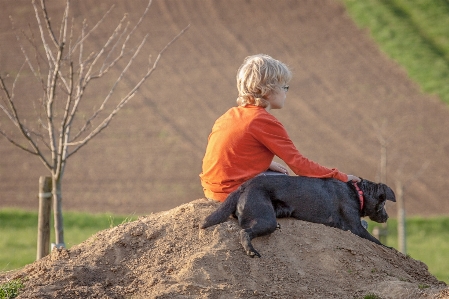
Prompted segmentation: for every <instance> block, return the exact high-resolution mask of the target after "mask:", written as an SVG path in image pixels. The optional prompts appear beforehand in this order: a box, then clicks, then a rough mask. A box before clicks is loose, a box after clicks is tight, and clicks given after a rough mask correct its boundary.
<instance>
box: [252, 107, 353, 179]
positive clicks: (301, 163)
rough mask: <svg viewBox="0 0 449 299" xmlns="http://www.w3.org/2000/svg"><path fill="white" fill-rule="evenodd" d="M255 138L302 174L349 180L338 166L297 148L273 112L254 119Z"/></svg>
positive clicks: (293, 169) (253, 130) (296, 172)
mask: <svg viewBox="0 0 449 299" xmlns="http://www.w3.org/2000/svg"><path fill="white" fill-rule="evenodd" d="M251 126H252V128H251V132H252V133H253V136H254V138H256V139H257V140H259V142H261V143H262V144H263V145H264V146H265V147H266V148H268V149H269V150H270V151H271V152H272V153H273V154H274V155H276V156H278V157H279V158H281V159H282V160H283V161H284V162H285V163H286V164H287V165H288V166H289V167H290V168H291V170H292V171H293V172H294V173H295V174H297V175H300V176H307V177H315V178H336V179H338V180H340V181H343V182H347V181H348V176H347V175H346V174H344V173H342V172H340V171H338V169H336V168H327V167H324V166H321V165H320V164H318V163H316V162H314V161H312V160H310V159H308V158H306V157H304V156H303V155H302V154H301V153H300V152H299V151H298V149H297V148H296V146H295V145H294V143H293V142H292V140H291V139H290V137H289V136H288V134H287V131H286V130H285V128H284V126H283V125H282V124H281V123H280V122H279V121H278V120H277V119H276V118H275V117H274V116H272V115H271V114H268V113H267V114H266V115H262V116H260V117H258V118H256V119H254V121H253V123H252V124H251Z"/></svg>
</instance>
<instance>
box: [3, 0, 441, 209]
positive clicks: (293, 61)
mask: <svg viewBox="0 0 449 299" xmlns="http://www.w3.org/2000/svg"><path fill="white" fill-rule="evenodd" d="M146 3H147V2H146V1H133V2H126V3H125V2H120V3H117V6H116V8H115V10H114V13H115V15H116V16H117V17H118V16H121V15H122V13H123V12H128V13H130V19H131V20H133V19H135V16H137V15H139V12H140V11H141V10H142V8H143V7H144V6H145V5H146ZM51 5H53V3H51ZM108 7H109V3H108V2H106V1H97V2H95V3H91V2H89V1H77V2H74V3H72V9H73V11H74V13H75V15H76V16H77V17H81V18H82V17H86V18H88V19H89V20H92V22H91V23H94V21H93V20H98V19H99V18H100V16H101V14H102V12H104V11H105V10H106V9H107V8H108ZM54 9H55V10H58V9H60V7H59V8H58V7H55V8H54ZM51 13H52V12H51ZM2 14H4V17H3V18H1V21H0V26H1V35H0V37H1V40H2V45H1V47H0V48H1V55H0V66H1V67H0V70H1V72H2V74H5V73H14V71H15V70H17V69H18V66H19V65H20V64H21V63H22V58H21V56H20V55H18V54H17V53H20V51H19V50H18V47H17V43H16V41H15V37H14V35H13V33H12V32H11V31H10V28H11V27H10V23H9V22H8V18H7V16H8V15H13V16H15V20H16V27H19V26H20V27H21V28H22V26H24V27H23V28H25V27H26V23H27V22H31V23H32V22H34V17H33V12H32V7H31V5H30V4H29V2H28V1H14V3H11V4H9V5H8V6H5V7H4V10H3V11H2ZM109 21H110V24H109V28H111V26H115V24H116V22H117V18H112V19H109ZM187 24H191V28H190V29H189V31H188V32H187V33H186V34H185V35H184V36H183V37H182V38H181V39H180V40H179V41H177V42H176V43H175V44H174V45H173V46H172V47H171V48H170V49H169V51H168V52H166V54H165V55H164V57H163V59H162V61H161V64H160V66H159V68H158V70H157V71H156V73H155V74H154V76H153V77H152V78H151V79H150V82H149V83H148V84H147V85H146V86H145V87H144V88H143V89H142V90H141V91H140V93H139V95H138V96H136V97H135V98H134V99H133V100H132V101H131V102H130V104H129V105H128V106H127V107H126V108H125V110H124V111H122V113H121V114H119V115H118V117H117V118H116V119H115V120H114V121H113V123H112V124H111V126H110V127H109V128H108V129H107V130H106V131H105V132H104V133H102V134H101V135H100V136H98V138H96V139H95V140H94V141H93V142H91V143H90V144H89V145H88V146H87V147H86V148H85V149H83V150H82V151H81V152H79V153H78V154H77V155H75V156H74V157H73V159H72V160H71V161H69V164H68V166H67V171H66V175H65V179H64V185H63V197H64V199H63V200H64V203H63V206H64V209H71V210H80V211H89V212H95V211H98V212H100V211H101V212H104V211H111V212H117V213H136V214H146V213H150V212H155V211H160V210H165V209H169V208H172V207H175V206H177V205H179V204H181V203H185V202H189V201H191V200H192V199H195V198H200V197H202V196H203V195H202V190H201V186H200V183H199V178H198V174H199V172H200V171H201V158H202V155H203V153H204V150H205V146H206V141H207V136H208V134H209V132H210V128H211V126H212V124H213V122H214V121H215V119H216V118H217V117H218V116H219V115H221V114H222V113H224V112H225V111H226V110H227V109H228V108H230V107H231V106H233V105H235V98H236V96H237V94H236V88H235V79H234V78H235V73H236V70H237V68H238V67H239V66H240V64H241V62H242V61H243V59H244V57H246V56H248V55H252V54H255V53H266V54H269V55H271V56H273V57H275V58H277V59H279V60H282V61H284V62H286V63H287V64H288V65H289V66H290V67H291V68H292V69H293V71H294V77H293V80H292V82H291V83H290V86H291V89H290V91H289V94H288V99H287V103H286V108H284V109H283V110H281V111H276V112H275V115H276V116H277V117H278V118H279V119H280V120H281V121H282V123H284V125H285V126H286V128H287V130H288V132H289V133H290V135H291V138H292V139H293V140H294V142H295V144H296V145H297V147H298V148H299V150H300V151H301V152H302V153H303V154H304V155H306V156H307V157H309V158H311V159H313V160H315V161H317V162H319V163H321V164H323V165H326V166H328V167H336V168H338V169H340V170H341V171H343V172H346V173H352V174H356V175H359V176H361V177H364V178H367V179H370V180H374V181H378V180H379V164H380V142H379V137H382V138H386V139H387V140H388V147H387V149H388V168H387V171H388V176H387V184H389V185H390V186H391V187H392V188H393V189H394V186H395V182H396V180H402V181H404V182H405V181H407V180H408V179H410V178H411V177H413V175H414V174H415V173H416V172H418V171H419V170H420V169H421V168H422V167H423V165H428V167H427V168H426V169H425V171H424V172H423V174H422V175H421V176H420V177H419V179H418V180H414V181H413V182H411V183H410V184H409V185H407V186H406V188H407V189H406V193H405V196H406V207H407V213H408V214H409V215H412V214H420V215H424V216H425V215H434V214H448V213H449V202H448V200H447V192H446V190H445V188H446V185H447V169H448V168H449V134H448V133H447V130H448V129H447V128H449V109H448V107H447V106H445V105H444V104H442V103H441V102H440V101H439V99H437V98H436V97H432V96H427V95H424V94H422V93H421V92H420V89H419V87H418V86H417V85H416V84H415V83H413V82H412V81H411V80H410V79H409V78H408V77H407V75H406V74H405V72H404V71H403V70H402V68H401V67H400V66H398V65H397V64H396V63H394V62H392V61H391V60H390V59H388V58H387V57H386V56H385V55H384V54H383V53H382V52H380V51H379V49H378V47H377V46H376V44H375V43H374V42H373V41H372V40H371V39H370V38H369V37H368V35H367V33H366V32H365V31H362V30H359V29H357V27H356V26H355V25H354V24H353V22H352V21H351V20H350V18H349V17H348V16H347V14H346V11H345V9H344V7H343V6H342V4H341V3H339V2H336V1H332V0H319V1H293V0H292V1H282V2H273V1H258V2H254V1H245V2H243V1H238V0H230V1H229V0H227V1H224V0H221V1H208V2H205V1H199V0H186V1H175V0H167V1H161V0H159V1H154V3H153V5H152V8H151V11H150V16H149V17H148V19H147V23H145V27H144V28H145V29H147V30H148V32H149V33H150V34H151V37H152V38H151V44H150V51H151V52H152V53H153V55H156V54H157V52H158V50H160V49H161V48H162V47H163V46H164V45H165V44H166V43H167V42H168V41H169V40H170V39H171V37H173V36H174V35H175V34H177V33H178V32H179V31H180V30H181V29H182V28H184V27H185V26H186V25H187ZM106 28H108V27H106ZM145 33H146V32H141V33H140V34H141V35H143V34H145ZM142 59H144V60H142V61H139V62H138V65H139V64H142V65H144V64H145V63H146V58H142ZM137 79H138V77H137V74H130V75H129V76H128V77H127V80H129V83H127V84H129V85H131V84H132V82H135V80H137ZM105 87H106V86H104V85H99V86H96V90H95V91H92V93H91V97H92V98H96V97H98V96H99V95H100V94H104V93H101V91H102V90H103V89H104V88H105ZM22 92H24V98H23V100H24V102H23V103H22V105H23V106H22V108H23V109H24V111H25V112H24V114H27V115H32V114H33V113H34V112H33V110H32V109H31V107H32V106H31V105H29V101H31V100H32V99H34V98H35V94H36V92H35V91H33V90H27V89H26V88H25V89H23V90H22ZM0 125H1V126H2V127H3V128H5V127H7V128H8V130H9V128H10V131H11V132H12V131H13V128H12V127H11V125H10V124H9V123H8V121H7V119H6V118H5V117H4V115H2V116H1V119H0ZM8 126H10V127H8ZM0 145H1V146H0V202H1V205H2V206H14V207H25V208H36V207H37V200H36V195H37V194H36V193H37V186H38V177H39V176H40V175H46V174H47V173H46V170H45V169H44V168H43V166H42V165H41V164H40V162H39V160H38V159H37V158H36V157H32V156H29V155H27V154H25V153H24V152H21V151H19V150H18V149H16V148H14V147H13V146H12V145H10V144H9V143H8V142H7V141H6V140H5V139H3V138H2V139H0ZM388 209H389V211H390V213H391V214H393V215H394V212H395V207H394V205H390V206H389V207H388Z"/></svg>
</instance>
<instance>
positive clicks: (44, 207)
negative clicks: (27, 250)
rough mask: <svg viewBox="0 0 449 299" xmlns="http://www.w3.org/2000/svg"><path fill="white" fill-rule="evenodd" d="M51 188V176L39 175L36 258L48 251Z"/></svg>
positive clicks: (38, 258)
mask: <svg viewBox="0 0 449 299" xmlns="http://www.w3.org/2000/svg"><path fill="white" fill-rule="evenodd" d="M51 190H52V179H51V177H45V176H41V177H40V178H39V216H38V228H37V254H36V260H40V259H41V258H43V257H44V256H46V255H48V254H49V252H50V213H51V199H52V192H51Z"/></svg>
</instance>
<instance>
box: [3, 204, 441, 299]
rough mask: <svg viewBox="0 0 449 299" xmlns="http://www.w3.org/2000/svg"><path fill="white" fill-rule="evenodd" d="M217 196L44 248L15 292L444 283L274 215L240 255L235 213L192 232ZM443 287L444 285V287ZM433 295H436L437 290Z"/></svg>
mask: <svg viewBox="0 0 449 299" xmlns="http://www.w3.org/2000/svg"><path fill="white" fill-rule="evenodd" d="M216 207H217V203H214V202H210V201H207V200H206V199H198V200H195V201H192V202H190V203H187V204H184V205H181V206H179V207H177V208H174V209H172V210H169V211H166V212H159V213H155V214H151V215H149V216H145V217H141V218H139V219H138V220H137V221H134V222H130V223H125V224H122V225H119V226H118V227H114V228H111V229H108V230H104V231H101V232H99V233H97V234H95V235H93V236H92V237H91V238H89V239H88V240H86V241H85V242H83V243H81V244H79V245H77V246H74V247H72V248H71V249H70V250H64V249H63V250H57V249H55V250H53V252H52V253H51V254H50V255H49V256H47V257H46V258H44V259H42V260H40V261H37V262H35V263H33V264H30V265H28V266H26V267H24V268H23V269H21V270H19V271H15V272H10V273H3V274H0V281H2V282H4V281H5V280H7V279H14V278H22V279H24V280H25V288H24V290H23V292H22V293H21V295H20V296H19V298H363V297H364V296H365V295H367V294H377V295H378V296H380V297H381V298H395V299H397V298H432V296H435V294H436V293H438V292H440V294H441V296H443V294H444V292H445V290H444V289H445V288H446V285H445V284H444V283H442V282H439V281H438V280H437V279H436V278H435V277H434V276H432V275H431V274H430V273H429V272H428V270H427V267H426V265H425V264H423V263H422V262H420V261H416V260H414V259H412V258H410V257H407V256H404V255H403V254H401V253H399V252H397V251H396V250H394V249H391V250H390V249H387V248H384V247H382V246H378V245H376V244H374V243H372V242H369V241H366V240H364V239H361V238H359V237H358V236H355V235H353V234H351V233H349V232H344V231H341V230H338V229H333V228H329V227H326V226H323V225H317V224H312V223H308V222H303V221H298V220H293V219H279V223H280V225H281V229H280V230H277V231H276V232H274V233H273V234H271V235H270V236H266V237H261V238H256V239H255V240H254V242H253V244H254V246H255V247H256V248H257V249H258V250H259V252H260V253H261V254H262V258H260V259H259V258H250V257H248V256H246V255H245V253H244V252H243V249H242V248H241V246H240V244H239V242H238V231H239V229H240V228H239V226H238V223H237V222H236V220H233V219H229V221H227V222H225V223H222V224H220V225H217V226H215V227H211V228H208V229H206V230H201V229H199V228H198V227H199V224H200V223H201V222H202V220H203V219H204V217H206V216H207V215H208V214H209V213H211V212H212V211H213V210H214V209H215V208H216ZM446 292H447V290H446ZM441 298H442V297H441Z"/></svg>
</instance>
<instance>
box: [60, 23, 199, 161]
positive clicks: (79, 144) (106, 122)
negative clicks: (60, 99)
mask: <svg viewBox="0 0 449 299" xmlns="http://www.w3.org/2000/svg"><path fill="white" fill-rule="evenodd" d="M189 28H190V24H189V25H188V26H187V27H186V28H184V29H183V30H182V31H181V32H180V33H179V34H178V35H176V36H175V37H174V38H173V39H172V40H171V41H170V42H169V43H168V44H167V45H166V46H165V47H164V48H163V49H162V50H161V51H160V52H159V54H158V56H157V58H156V60H155V61H154V63H153V65H152V66H151V67H149V68H148V71H147V73H146V74H145V75H144V76H143V77H142V79H141V80H140V81H139V82H138V83H137V84H136V85H135V86H134V88H133V89H132V90H131V91H130V92H129V93H128V94H127V95H126V96H125V97H123V98H122V100H121V101H120V102H119V103H118V105H117V106H116V107H115V109H114V110H113V111H112V112H111V113H110V114H109V115H108V116H107V117H106V118H105V119H104V120H103V121H102V122H101V123H100V124H99V125H98V126H97V127H96V128H95V129H94V130H93V131H92V132H91V133H90V134H89V135H88V136H86V137H85V138H84V139H83V140H81V141H78V142H71V143H67V145H77V147H76V148H75V149H74V150H73V151H72V152H71V153H69V154H68V155H67V158H69V157H70V156H71V155H73V154H75V153H76V152H77V151H78V150H79V149H81V148H82V147H83V146H85V145H86V144H87V143H88V142H89V141H90V140H92V138H94V137H95V136H96V135H98V134H99V133H100V132H101V131H103V130H104V129H105V128H106V127H107V126H108V125H109V123H110V122H111V120H112V118H113V117H114V116H115V115H116V114H117V113H118V112H119V111H120V109H122V108H123V106H124V105H125V104H126V103H128V101H129V100H130V99H131V98H132V97H133V96H134V95H135V93H136V92H137V91H138V89H139V88H140V87H141V86H142V84H143V83H144V82H145V81H146V80H147V79H148V78H149V77H150V75H151V74H152V73H153V72H154V71H155V70H156V68H157V65H158V63H159V60H160V59H161V57H162V55H163V54H164V53H165V51H166V50H167V49H168V48H169V47H170V46H171V45H172V44H173V43H174V42H175V41H176V40H177V39H178V38H179V37H181V35H183V34H184V32H186V31H187V30H188V29H189ZM142 44H143V43H142ZM142 44H141V45H142ZM139 47H140V46H139ZM138 51H139V49H138V50H136V53H135V55H134V56H133V58H132V59H131V60H130V62H129V63H128V66H129V65H130V64H131V63H132V60H133V59H134V57H135V56H136V55H137V53H138ZM128 66H127V67H128ZM127 67H126V68H125V69H124V70H123V71H122V73H121V74H120V76H119V79H118V80H117V81H116V82H118V81H120V80H121V78H122V77H123V75H124V73H125V72H126V69H127ZM110 94H111V92H110ZM109 96H110V95H109V94H108V97H109Z"/></svg>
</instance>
